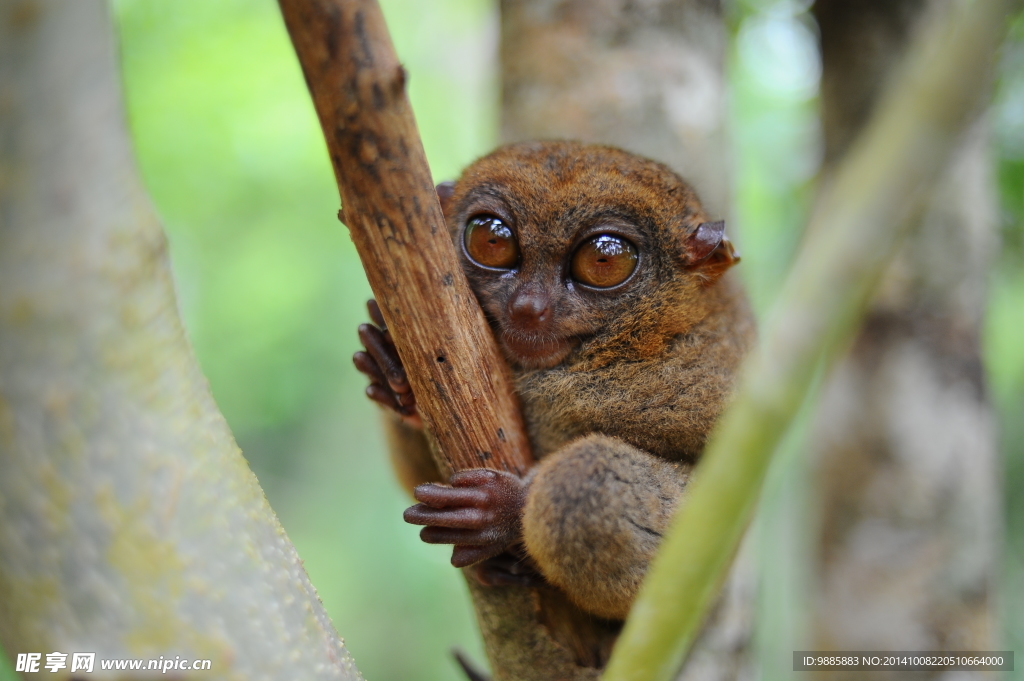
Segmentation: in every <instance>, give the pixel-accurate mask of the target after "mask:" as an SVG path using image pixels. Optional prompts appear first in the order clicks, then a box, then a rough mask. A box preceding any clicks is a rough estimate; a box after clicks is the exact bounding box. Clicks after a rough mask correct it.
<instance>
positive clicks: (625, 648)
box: [602, 0, 1022, 681]
mask: <svg viewBox="0 0 1024 681" xmlns="http://www.w3.org/2000/svg"><path fill="white" fill-rule="evenodd" d="M1021 4H1022V3H1021V1H1020V0H989V1H982V0H975V1H973V2H971V1H962V2H957V3H955V4H954V5H953V6H952V7H948V8H947V9H946V11H945V12H943V13H942V15H941V16H935V17H933V19H932V21H930V22H929V24H928V26H927V27H925V29H924V31H923V32H922V34H921V36H920V38H919V40H918V41H917V42H916V43H915V44H914V46H913V47H912V48H911V50H910V53H909V54H908V56H907V58H906V60H905V61H904V64H903V66H902V67H901V69H900V70H899V72H898V73H896V74H895V75H894V78H893V80H892V81H891V82H890V87H889V88H888V90H887V93H886V95H885V96H884V97H883V98H882V100H881V101H880V104H879V106H878V107H877V109H876V111H875V114H874V116H873V118H872V120H871V122H870V123H869V124H868V126H867V127H866V128H865V131H864V133H863V134H862V135H861V137H860V138H859V140H858V142H857V143H856V144H855V145H854V146H853V147H852V148H851V150H850V152H849V153H848V155H847V157H846V158H845V160H844V161H843V162H842V164H841V165H840V167H839V168H838V170H837V172H836V173H835V176H834V177H833V178H832V179H831V181H830V184H829V186H827V187H826V188H825V190H824V191H823V192H822V196H821V200H820V201H819V202H818V204H817V209H816V210H815V212H814V214H813V215H812V217H811V220H810V224H809V227H808V230H807V234H808V236H807V239H806V242H805V244H804V247H803V249H802V250H801V252H800V255H799V257H798V258H797V261H796V262H795V264H794V266H793V268H792V270H791V272H790V274H789V277H788V279H787V280H786V283H785V285H784V287H783V290H782V293H781V294H780V297H779V300H778V302H777V304H776V305H775V308H774V310H773V312H772V314H771V315H770V316H769V321H768V323H767V324H766V327H765V329H764V336H763V340H762V342H761V344H760V346H759V348H758V349H757V350H756V352H755V353H754V354H753V355H752V356H751V357H750V358H749V359H748V361H747V363H746V365H745V367H744V371H743V374H742V378H741V381H740V385H739V388H738V391H737V396H736V399H735V401H734V403H733V404H732V406H731V407H730V409H729V410H728V412H727V413H726V414H725V415H724V416H723V418H722V420H721V422H720V423H719V426H718V428H717V429H716V431H715V434H714V435H713V437H712V440H711V442H710V443H709V445H708V448H707V451H706V453H705V455H704V459H703V461H702V463H701V465H700V467H699V468H698V471H697V474H696V476H695V482H694V484H693V486H692V488H691V493H690V496H689V499H688V500H687V502H686V503H685V505H684V506H683V507H682V509H681V510H680V512H679V514H678V516H677V518H676V519H675V521H674V524H673V526H672V528H671V531H670V533H669V534H668V536H666V538H665V542H664V544H663V546H662V549H661V552H660V553H659V555H658V557H657V559H656V561H655V563H654V565H653V566H652V568H651V571H650V574H649V575H648V578H647V581H646V582H645V584H644V587H643V590H642V592H641V594H640V597H639V598H638V600H637V602H636V604H635V605H634V607H633V611H632V613H631V615H630V618H629V620H628V621H627V623H626V627H625V629H624V631H623V633H622V636H621V637H620V639H619V642H618V645H617V646H616V649H615V652H614V654H613V656H612V659H611V661H610V662H609V664H608V668H607V670H606V672H605V674H604V676H603V677H602V678H603V679H604V681H668V680H669V679H671V678H673V677H674V675H675V674H676V672H677V671H678V669H679V667H680V665H681V664H682V662H683V660H684V658H685V657H686V654H687V652H688V650H689V648H690V646H691V644H692V643H693V640H694V638H695V636H696V634H697V632H698V630H699V628H700V625H701V623H702V621H703V620H704V617H705V614H706V613H707V610H708V608H709V607H710V605H711V604H712V603H713V601H714V599H715V596H716V594H717V592H718V590H719V587H720V585H721V583H722V581H723V579H724V576H725V573H726V571H727V569H728V567H729V564H730V562H731V559H732V556H733V554H734V553H735V551H736V548H737V546H738V544H739V541H740V539H741V538H742V535H743V532H744V530H745V529H746V527H747V524H748V522H749V520H750V517H751V515H752V513H753V511H754V507H755V504H756V501H757V497H758V493H759V491H760V489H761V485H762V482H763V480H764V477H765V473H766V471H767V468H768V464H769V462H770V459H771V454H772V452H773V451H774V450H775V448H776V446H777V444H778V443H779V441H780V440H781V439H782V437H783V435H784V434H785V432H786V430H787V429H788V427H789V424H790V422H791V421H792V419H793V417H794V415H795V414H796V412H797V410H798V408H799V405H800V402H801V400H802V399H803V396H804V394H805V393H806V391H807V389H808V387H809V386H810V384H811V381H812V379H813V375H814V370H815V367H816V366H817V365H818V362H819V361H821V360H822V359H824V361H825V362H826V363H830V362H832V361H833V360H834V359H835V358H836V357H837V356H838V355H839V354H840V353H841V352H842V350H843V348H844V347H845V346H846V345H847V343H848V342H849V340H850V339H851V338H852V336H853V334H854V333H855V332H856V329H857V326H858V322H859V320H860V318H861V316H862V314H863V312H864V310H865V308H866V305H867V303H868V301H869V300H870V298H871V294H872V292H873V290H874V287H875V284H876V283H877V281H878V280H879V278H880V276H881V273H882V272H883V270H884V268H885V266H886V264H887V263H888V262H889V260H890V258H891V257H892V256H893V254H894V253H895V252H896V250H897V248H898V246H899V244H900V242H901V240H902V238H903V237H904V236H905V234H906V232H907V231H908V230H909V229H910V228H911V226H912V225H913V220H911V219H910V218H911V216H912V215H913V213H914V211H915V210H916V208H917V207H918V206H919V205H920V202H921V199H922V198H923V197H924V196H926V195H927V193H928V191H929V189H930V187H931V186H932V184H933V182H934V181H935V179H936V178H937V176H938V174H939V173H940V171H941V170H942V169H943V168H944V167H945V165H946V162H947V159H948V158H949V156H950V154H951V153H952V151H953V150H954V148H955V146H956V144H957V143H958V141H959V140H960V138H961V134H962V132H963V130H964V129H965V127H966V126H967V125H968V123H969V122H970V121H971V119H972V118H973V116H974V114H975V113H976V112H977V110H978V107H979V103H980V102H981V101H982V100H983V98H984V96H985V94H986V93H987V91H988V85H989V82H990V75H991V72H992V67H993V63H994V57H995V54H996V50H997V48H998V46H999V44H1000V42H1001V39H1002V37H1003V36H1004V34H1005V31H1006V29H1007V26H1008V17H1009V15H1010V14H1011V11H1013V10H1014V9H1017V8H1019V7H1020V6H1021Z"/></svg>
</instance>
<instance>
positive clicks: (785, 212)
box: [0, 0, 1024, 681]
mask: <svg viewBox="0 0 1024 681" xmlns="http://www.w3.org/2000/svg"><path fill="white" fill-rule="evenodd" d="M381 4H382V5H383V8H384V12H385V15H386V17H387V20H388V24H389V27H390V29H391V35H392V38H393V40H394V42H395V46H396V48H397V51H398V54H399V56H400V58H401V59H402V61H403V63H404V64H405V66H406V68H407V70H408V72H409V74H410V96H411V99H412V104H413V107H414V109H415V111H416V117H417V121H418V123H419V127H420V132H421V134H422V136H423V141H424V145H425V147H426V152H427V157H428V158H429V160H430V164H431V168H432V171H433V173H434V179H435V181H438V182H439V181H442V180H446V179H453V178H455V177H457V175H458V172H459V170H460V168H462V167H463V166H465V165H466V164H468V163H469V162H470V161H472V160H473V159H474V158H476V157H477V156H480V155H482V154H484V153H486V152H487V151H489V150H490V149H491V148H493V147H494V146H495V145H496V143H497V138H498V125H497V112H498V101H497V98H498V83H497V74H496V68H497V58H496V49H497V42H498V26H497V8H496V6H495V3H493V2H491V0H432V2H422V0H381ZM809 5H810V2H809V0H807V1H801V0H736V1H734V2H732V3H729V12H730V15H729V16H730V27H731V30H732V31H733V37H734V40H733V43H732V47H731V51H730V57H729V78H730V83H731V116H732V136H733V141H734V159H733V167H734V179H735V194H734V196H735V208H734V215H735V222H736V224H735V225H733V227H731V231H733V232H738V233H739V235H740V236H739V240H740V242H741V244H742V250H743V265H742V267H740V268H739V270H740V271H741V272H742V274H743V276H744V277H745V278H746V280H747V282H748V284H749V285H750V291H751V294H752V297H753V300H754V303H755V305H756V307H757V309H758V311H759V313H762V314H763V313H764V311H765V310H766V308H767V306H768V305H770V303H771V301H772V299H773V297H774V295H775V292H776V290H777V288H778V285H779V284H780V282H781V279H782V277H783V276H784V274H785V272H786V267H787V263H788V262H789V260H790V257H791V255H792V253H793V250H794V247H795V244H796V242H797V239H798V237H799V234H800V230H801V228H802V226H803V222H804V217H805V213H806V211H807V208H808V205H809V202H810V199H811V196H812V192H813V189H814V179H815V176H816V173H817V169H818V163H819V159H820V156H821V149H820V147H821V144H820V141H819V135H820V130H819V120H818V113H817V94H818V83H819V75H820V60H819V56H818V50H817V35H816V28H815V25H814V22H813V19H811V18H810V16H809V15H808V14H807V9H808V7H809ZM114 7H115V14H116V21H117V24H118V28H119V31H120V41H121V45H120V49H121V55H122V63H123V69H124V83H125V93H126V99H127V107H128V116H129V121H130V125H131V129H132V132H133V135H134V138H135V144H136V152H137V155H138V159H139V164H140V166H141V169H142V174H143V176H144V178H145V180H146V183H147V186H148V188H149V191H150V194H151V196H152V199H153V202H154V203H155V205H156V207H157V210H158V212H159V214H160V215H161V217H162V219H163V222H164V226H165V228H166V231H167V235H168V238H169V241H170V248H171V255H172V259H173V267H174V272H175V276H176V283H177V288H178V296H179V302H180V306H181V312H182V316H183V318H184V321H185V325H186V327H187V328H188V330H189V333H190V336H191V339H192V342H193V344H194V346H195V350H196V353H197V355H198V358H199V362H200V364H201V366H202V368H203V371H204V372H205V374H206V376H207V377H208V379H209V381H210V385H211V387H212V390H213V394H214V396H215V398H216V400H217V402H218V404H219V405H220V408H221V410H222V411H223V413H224V415H225V417H226V418H227V420H228V422H229V424H230V425H231V427H232V429H233V431H234V433H235V436H236V438H237V439H238V442H239V444H240V446H241V447H242V450H243V451H244V453H245V455H246V457H247V459H248V460H249V462H250V464H251V466H252V468H253V470H254V471H255V473H256V475H257V476H258V477H259V480H260V482H261V483H262V485H263V488H264V490H265V491H266V494H267V497H268V498H269V500H270V503H271V505H272V506H273V508H274V510H275V511H276V512H277V514H278V515H279V517H280V519H281V522H282V523H283V525H284V527H285V528H286V530H287V531H288V534H289V535H290V537H291V539H292V540H293V542H294V543H295V545H296V547H297V549H298V551H299V554H300V555H301V556H302V558H303V559H304V560H305V566H306V569H307V570H308V572H309V575H310V578H311V580H312V581H313V583H314V585H316V587H317V590H318V591H319V593H320V596H321V598H322V599H323V602H324V604H325V606H326V608H327V610H328V612H329V613H330V615H331V617H332V619H333V621H334V623H335V626H336V627H337V629H338V631H339V632H340V633H341V634H342V635H343V636H344V638H345V641H346V644H347V645H348V647H349V649H350V650H351V652H352V654H353V656H354V657H355V660H356V662H357V664H358V666H359V668H360V670H361V671H362V672H363V674H364V675H365V676H366V678H368V679H417V680H421V679H422V680H423V681H427V680H431V679H456V678H461V673H460V672H458V671H457V669H456V667H455V665H454V663H453V660H452V657H451V655H450V652H449V651H450V649H451V648H452V647H453V646H457V647H460V648H462V649H464V650H466V651H467V652H468V653H469V654H470V656H471V657H472V658H474V659H475V660H478V661H481V662H482V660H483V654H482V652H481V646H480V642H479V637H478V635H477V633H476V631H475V626H474V623H473V617H472V612H471V608H470V603H469V599H468V596H467V594H466V591H465V587H464V585H463V584H462V582H461V577H460V576H459V574H458V573H457V572H456V571H455V570H454V569H452V568H451V567H450V566H449V564H448V557H449V549H446V548H443V547H431V546H427V545H425V544H422V543H421V542H420V541H419V540H418V538H417V530H416V529H415V528H413V527H411V526H408V525H405V524H404V523H403V522H402V520H401V511H402V509H403V508H404V507H405V506H407V505H408V502H407V500H406V498H405V497H404V495H403V493H402V492H400V490H399V489H398V487H397V485H396V484H395V482H394V481H393V479H392V477H391V474H390V470H389V468H388V464H387V458H386V454H385V452H384V450H383V445H382V438H381V435H380V433H379V430H378V428H377V425H376V419H377V414H376V409H375V408H374V407H373V406H372V405H371V403H370V402H369V401H368V400H367V399H366V398H365V397H364V396H363V389H364V387H365V381H364V380H363V378H362V377H361V376H360V375H359V374H357V372H356V371H355V370H354V369H353V367H352V364H351V360H350V358H351V355H352V353H353V352H354V351H355V350H356V348H357V340H356V333H355V329H356V326H357V325H358V324H359V323H361V322H363V321H364V320H365V318H366V314H365V308H364V303H365V301H366V299H367V298H368V297H369V296H370V291H369V287H368V286H367V284H366V281H365V278H364V275H363V272H362V269H361V266H360V264H359V261H358V258H357V256H356V253H355V250H354V248H353V246H352V243H351V241H350V239H349V237H348V234H347V231H346V229H345V228H344V226H342V225H341V224H340V223H339V222H338V221H337V219H336V218H335V214H336V212H337V209H338V205H339V200H338V195H337V189H336V187H335V184H334V178H333V174H332V171H331V168H330V165H329V163H328V159H327V155H326V153H325V149H324V144H323V140H322V137H321V133H320V130H319V126H318V124H317V121H316V117H315V114H314V112H313V108H312V105H311V103H310V100H309V97H308V94H307V92H306V89H305V85H304V83H303V80H302V76H301V73H300V70H299V67H298V63H297V62H296V59H295V56H294V53H293V52H292V48H291V45H290V43H289V41H288V36H287V34H286V33H285V30H284V26H283V23H282V21H281V17H280V14H279V11H278V9H277V5H276V3H275V2H274V1H273V0H219V1H218V2H208V1H206V0H176V1H175V2H165V1H161V0H117V1H116V2H115V3H114ZM991 116H992V123H993V129H994V136H993V140H994V147H995V153H994V162H995V163H996V168H995V170H996V172H997V174H998V178H999V186H1000V190H1001V206H1002V211H1001V219H1002V234H1003V247H1002V252H1001V256H1000V259H999V265H998V267H997V268H996V269H995V270H994V271H993V272H992V277H991V295H990V302H989V309H988V321H987V327H986V335H985V351H986V361H987V366H988V374H989V378H990V387H991V392H992V396H993V399H994V401H995V402H996V404H997V405H998V408H999V411H1000V413H1001V415H1002V432H1003V451H1004V452H1005V458H1004V460H1005V466H1004V467H1005V488H1006V514H1007V515H1006V528H1007V537H1008V541H1007V551H1006V555H1005V570H1004V579H1003V584H1002V587H1001V588H1002V590H1003V594H1004V598H1003V599H1002V601H1003V602H1004V603H1005V608H1004V621H1005V635H1006V645H1005V646H1004V647H1005V648H1006V649H1013V648H1016V650H1017V651H1019V652H1021V653H1022V654H1024V21H1022V20H1020V18H1018V21H1017V22H1016V25H1015V28H1014V31H1013V35H1012V38H1011V41H1010V43H1009V44H1008V45H1007V46H1006V48H1005V50H1004V52H1003V56H1002V65H1001V68H1000V79H999V83H998V87H997V90H996V95H995V101H994V104H993V107H992V114H991ZM798 444H799V434H797V435H796V436H794V437H793V438H791V440H790V442H789V445H788V446H787V448H786V451H785V452H783V456H781V457H780V458H779V459H778V461H777V462H776V469H777V470H776V471H775V472H774V474H773V476H772V477H771V479H770V481H769V485H768V489H767V490H766V494H765V497H764V499H763V501H762V513H761V515H760V518H759V522H758V525H757V529H758V532H759V537H760V542H759V544H760V546H761V547H762V550H761V551H760V553H761V555H763V556H764V557H765V560H764V561H763V567H762V574H763V579H762V581H763V584H764V586H765V588H764V590H763V592H762V595H761V606H760V617H761V620H760V623H761V626H760V628H759V631H760V632H761V633H760V637H759V641H760V645H761V648H762V650H763V651H765V652H764V653H763V654H764V655H765V656H766V657H765V658H764V659H766V660H767V659H768V658H769V657H771V658H774V657H775V655H774V654H773V653H772V651H777V652H782V653H784V654H786V655H788V654H789V651H792V650H793V645H794V643H793V642H794V641H796V640H799V635H800V628H801V626H802V625H801V622H800V617H799V612H800V607H799V601H800V583H801V579H802V577H801V574H800V566H799V565H798V564H796V563H794V562H793V561H788V560H787V559H785V558H782V557H781V556H786V555H790V552H789V549H788V548H787V547H790V548H792V547H793V546H794V543H799V538H798V537H797V538H794V537H792V536H784V534H785V533H783V532H780V531H778V530H777V529H776V528H778V527H784V526H787V525H785V524H780V523H776V522H774V519H777V518H779V517H780V516H781V515H784V514H786V513H791V512H793V507H792V505H791V504H789V505H787V501H786V500H791V499H792V498H793V494H794V491H797V490H799V489H800V484H799V481H800V475H801V471H802V470H803V468H802V466H801V462H800V457H799V446H798ZM765 625H769V626H765ZM395 642H399V645H398V646H397V647H396V645H395ZM785 659H789V658H785ZM1017 667H1018V669H1022V668H1024V664H1021V663H1020V662H1018V664H1017ZM1016 674H1017V677H1018V678H1024V672H1017V673H1016ZM790 675H791V672H789V671H788V670H787V669H785V668H782V669H779V668H778V667H777V666H776V665H771V664H767V665H765V666H764V668H763V676H764V677H765V678H775V677H776V676H779V677H780V678H781V677H788V676H790ZM8 677H9V678H11V679H13V678H14V675H13V672H11V671H10V668H9V666H7V667H6V668H5V665H4V664H3V661H2V660H0V680H3V681H6V679H7V678H8Z"/></svg>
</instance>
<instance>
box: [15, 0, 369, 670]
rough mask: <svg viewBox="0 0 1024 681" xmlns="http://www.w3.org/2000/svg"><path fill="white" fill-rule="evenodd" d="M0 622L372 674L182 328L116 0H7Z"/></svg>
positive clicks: (81, 640) (90, 644)
mask: <svg viewBox="0 0 1024 681" xmlns="http://www.w3.org/2000/svg"><path fill="white" fill-rule="evenodd" d="M0 643H2V645H3V647H4V649H5V650H6V651H7V652H8V653H9V654H10V655H11V656H12V657H13V656H14V655H17V654H18V653H22V652H41V653H49V652H52V651H61V652H64V653H72V652H95V653H97V657H98V658H99V659H105V658H146V657H149V658H157V657H159V656H161V655H162V656H164V657H165V658H168V657H169V658H170V659H172V660H173V659H174V658H175V656H181V657H182V658H188V659H196V658H209V659H211V660H212V670H211V671H207V672H201V674H202V675H203V676H204V677H208V678H210V679H282V680H283V679H295V678H304V679H306V678H308V679H359V678H361V677H360V676H359V673H358V672H357V671H356V669H355V667H354V666H353V663H352V660H351V658H350V657H349V655H348V652H347V651H346V650H345V648H344V645H343V643H342V641H341V639H339V638H338V636H337V634H336V633H335V631H334V629H333V627H332V626H331V624H330V621H329V620H328V618H327V615H326V613H325V612H324V610H323V607H322V606H321V604H320V602H319V599H318V598H317V595H316V592H315V591H314V589H313V587H312V586H311V585H310V583H309V580H308V578H307V577H306V573H305V571H304V570H303V568H302V564H301V562H300V560H299V558H298V556H297V555H296V553H295V550H294V548H293V547H292V545H291V543H290V542H289V540H288V538H287V536H286V535H285V533H284V530H283V529H282V528H281V526H280V524H279V523H278V522H277V519H276V517H275V516H274V514H273V512H272V511H271V509H270V507H269V506H268V504H267V502H266V499H265V498H264V496H263V493H262V491H261V490H260V487H259V485H258V483H257V482H256V478H255V477H254V476H253V475H252V473H251V472H250V471H249V469H248V466H247V465H246V463H245V460H244V459H243V458H242V455H241V452H239V450H238V448H237V446H236V445H235V443H234V440H233V439H232V436H231V433H230V431H229V430H228V427H227V425H226V423H225V422H224V420H223V418H222V417H221V415H220V413H219V412H218V410H217V407H216V405H215V404H214V402H213V399H212V398H211V396H210V393H209V389H208V387H207V384H206V381H205V379H204V378H203V376H202V374H201V373H200V371H199V368H198V366H197V365H196V362H195V359H194V357H193V355H192V351H191V348H190V347H189V344H188V341H187V340H186V338H185V335H184V332H183V329H182V327H181V323H180V321H179V318H178V313H177V309H176V304H175V298H174V290H173V284H172V282H171V277H170V270H169V267H168V261H167V253H166V243H165V240H164V236H163V233H162V231H161V229H160V226H159V224H158V223H157V220H156V218H155V215H154V212H153V209H152V207H151V206H150V204H149V202H148V200H147V198H146V195H145V192H144V190H143V188H142V185H141V182H140V181H139V177H138V174H137V172H136V168H135V164H134V160H133V158H132V152H131V148H130V142H129V137H128V134H127V131H126V129H125V126H124V121H123V113H122V105H121V97H120V92H119V78H118V74H117V70H116V65H115V48H114V40H113V35H112V31H111V23H110V18H109V16H108V14H107V6H106V3H105V2H104V1H103V0H76V1H75V2H65V1H64V0H36V1H33V2H26V1H15V0H0ZM43 660H44V662H45V657H44V658H43ZM70 661H71V660H70V658H68V660H67V662H68V664H69V666H70ZM69 671H70V670H69V669H67V668H65V669H64V670H63V671H62V672H60V673H59V674H58V675H57V678H68V673H69ZM177 673H178V674H180V673H181V672H177ZM43 674H45V675H46V676H48V677H49V676H52V674H51V673H49V672H45V671H44V672H43ZM29 676H34V675H29ZM96 676H97V677H102V674H101V673H100V671H99V661H98V660H97V662H96ZM103 678H110V677H109V676H106V677H103Z"/></svg>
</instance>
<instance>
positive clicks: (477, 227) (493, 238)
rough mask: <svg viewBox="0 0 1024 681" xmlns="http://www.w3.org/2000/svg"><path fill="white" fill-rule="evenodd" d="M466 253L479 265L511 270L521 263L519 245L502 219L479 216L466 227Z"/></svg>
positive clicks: (464, 237) (491, 216) (464, 238)
mask: <svg viewBox="0 0 1024 681" xmlns="http://www.w3.org/2000/svg"><path fill="white" fill-rule="evenodd" d="M463 240H464V243H465V244H466V253H468V254H469V257H470V258H472V259H473V262H475V263H476V264H478V265H483V266H484V267H494V268H498V269H503V270H507V269H511V268H512V267H515V265H516V263H518V262H519V243H518V242H517V241H516V238H515V236H513V235H512V230H511V229H509V228H508V225H506V224H505V223H504V222H503V221H502V219H501V218H498V217H495V216H493V215H477V216H476V217H473V218H471V219H470V221H469V224H467V225H466V233H465V235H464V236H463Z"/></svg>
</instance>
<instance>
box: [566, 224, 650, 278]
mask: <svg viewBox="0 0 1024 681" xmlns="http://www.w3.org/2000/svg"><path fill="white" fill-rule="evenodd" d="M637 260H638V255H637V252H636V246H634V245H633V244H631V243H629V242H628V241H626V240H625V239H623V238H622V237H619V236H615V235H614V234H598V235H597V236H595V237H591V238H590V239H587V240H586V241H584V242H583V244H581V245H580V247H579V248H577V249H576V252H575V253H574V254H573V256H572V278H573V279H575V280H576V281H578V282H580V283H581V284H586V285H587V286H593V287H595V288H611V287H612V286H618V285H619V284H621V283H622V282H624V281H626V279H629V275H631V274H633V270H635V269H636V263H637Z"/></svg>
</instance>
